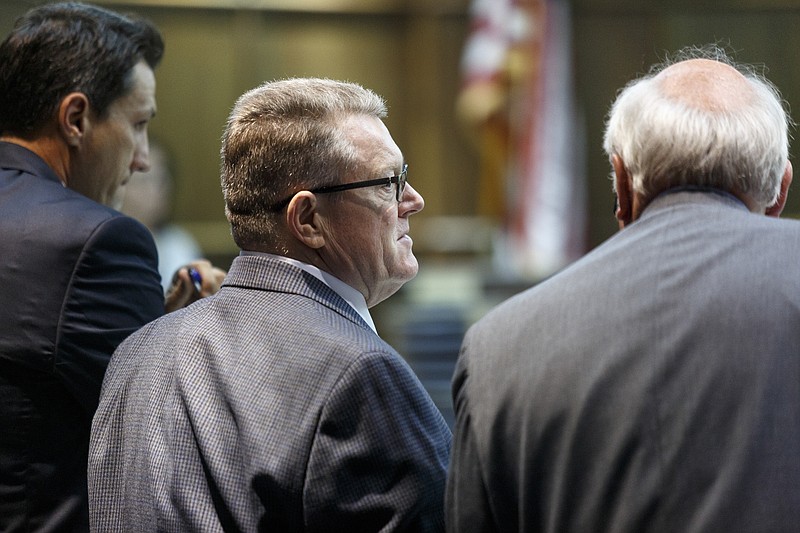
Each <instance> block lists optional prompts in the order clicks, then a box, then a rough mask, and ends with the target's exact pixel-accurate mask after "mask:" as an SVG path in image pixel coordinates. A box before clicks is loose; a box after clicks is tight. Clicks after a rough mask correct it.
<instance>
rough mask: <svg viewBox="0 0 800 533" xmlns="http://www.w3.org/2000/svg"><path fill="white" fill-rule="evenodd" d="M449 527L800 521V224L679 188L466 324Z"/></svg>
mask: <svg viewBox="0 0 800 533" xmlns="http://www.w3.org/2000/svg"><path fill="white" fill-rule="evenodd" d="M453 397H454V403H455V410H456V413H457V422H456V429H455V431H454V439H453V451H452V462H451V465H450V474H449V478H448V489H447V522H448V524H447V525H448V530H449V531H470V532H471V531H530V532H532V531H543V532H553V533H556V532H558V533H567V532H593V533H597V532H605V531H614V532H664V533H673V532H681V533H691V532H726V533H731V532H782V531H786V532H789V531H798V530H800V223H798V222H797V221H788V220H777V219H773V218H768V217H765V216H759V215H754V214H751V213H750V212H748V211H747V209H746V208H745V207H744V205H743V204H741V202H739V201H738V200H736V199H735V198H733V197H731V196H728V195H726V194H724V193H717V192H710V191H705V192H699V191H695V192H691V191H682V192H673V193H668V194H665V195H662V196H660V197H658V198H657V199H656V200H655V201H654V202H653V203H652V204H651V205H650V206H648V207H647V209H646V210H645V211H644V213H643V215H642V217H641V218H640V219H639V220H638V221H637V222H635V223H634V224H632V225H630V226H629V227H627V228H625V229H624V230H622V231H621V232H619V233H618V234H617V235H615V236H614V237H613V238H611V239H610V240H609V241H607V242H606V243H604V244H603V245H601V246H599V247H598V248H597V249H595V250H594V251H593V252H591V253H590V254H588V255H587V256H586V257H584V258H583V259H582V260H580V261H578V262H577V263H575V264H573V265H572V266H571V267H569V268H567V269H566V270H565V271H563V272H561V273H560V274H558V275H556V276H554V277H553V278H551V279H550V280H548V281H545V282H543V283H541V284H540V285H538V286H536V287H534V288H533V289H531V290H529V291H527V292H525V293H523V294H521V295H518V296H516V297H514V298H513V299H511V300H510V301H508V302H506V303H504V304H502V305H501V306H499V307H498V308H496V309H495V310H493V311H492V312H490V313H489V314H488V315H487V316H486V317H485V318H484V319H483V320H481V321H480V322H479V323H478V324H477V325H476V326H474V327H473V328H472V329H471V330H470V331H469V332H468V334H467V336H466V338H465V341H464V344H463V348H462V352H461V355H460V359H459V362H458V365H457V370H456V373H455V376H454V380H453Z"/></svg>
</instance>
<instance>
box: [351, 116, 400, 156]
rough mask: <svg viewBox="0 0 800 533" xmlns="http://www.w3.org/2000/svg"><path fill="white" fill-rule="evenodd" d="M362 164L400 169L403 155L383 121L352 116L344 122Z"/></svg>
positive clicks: (375, 118)
mask: <svg viewBox="0 0 800 533" xmlns="http://www.w3.org/2000/svg"><path fill="white" fill-rule="evenodd" d="M342 128H343V129H344V131H345V132H346V135H347V137H348V138H349V140H350V142H351V144H352V145H353V148H354V149H355V151H356V154H357V158H358V160H359V162H360V163H362V164H364V165H368V166H376V167H399V166H400V164H401V163H402V161H403V154H402V152H401V151H400V148H399V147H398V146H397V143H395V142H394V139H393V138H392V135H391V133H389V129H388V128H387V127H386V125H385V124H384V123H383V121H382V120H381V119H379V118H377V117H373V116H369V115H350V116H348V117H346V118H345V119H344V120H343V124H342Z"/></svg>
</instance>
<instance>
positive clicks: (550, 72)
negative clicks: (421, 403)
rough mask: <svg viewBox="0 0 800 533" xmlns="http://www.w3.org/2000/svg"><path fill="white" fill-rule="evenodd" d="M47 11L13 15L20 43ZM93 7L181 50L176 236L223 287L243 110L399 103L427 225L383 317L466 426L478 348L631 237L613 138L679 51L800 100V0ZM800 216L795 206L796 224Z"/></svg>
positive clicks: (169, 137)
mask: <svg viewBox="0 0 800 533" xmlns="http://www.w3.org/2000/svg"><path fill="white" fill-rule="evenodd" d="M40 3H42V2H40V1H35V0H2V1H0V30H1V31H2V33H3V34H6V33H7V32H8V31H9V30H10V28H11V27H12V25H13V22H14V20H15V19H16V17H17V16H19V15H20V14H22V13H23V12H24V11H26V10H27V9H29V8H30V7H32V6H34V5H37V4H40ZM94 3H95V4H98V5H104V6H107V7H110V8H112V9H116V10H118V11H123V12H135V13H137V14H140V15H142V16H145V17H146V18H149V19H151V20H152V21H153V22H155V23H156V24H157V25H158V26H159V27H160V29H161V31H162V32H163V34H164V38H165V41H166V55H165V58H164V61H163V63H162V64H161V66H160V67H159V69H158V70H157V72H156V77H157V83H158V85H157V99H158V115H157V117H156V118H155V120H154V121H153V122H152V125H151V135H152V138H153V139H156V140H157V142H158V144H159V146H161V147H162V148H163V149H164V151H165V152H166V154H168V155H167V156H166V158H167V159H168V163H167V164H166V165H167V167H168V171H169V174H170V181H169V183H170V185H169V187H168V189H166V192H162V193H160V194H161V195H162V196H163V197H165V198H168V199H169V200H170V202H169V204H170V205H168V206H167V207H165V208H163V209H164V211H163V212H162V213H161V214H160V215H159V217H160V218H159V220H160V222H159V223H158V224H159V227H161V226H167V225H168V226H170V228H172V229H173V230H176V231H179V232H180V234H181V235H182V238H184V240H188V241H191V242H190V243H189V244H188V245H187V246H196V247H197V250H199V252H198V253H201V254H202V255H203V256H205V257H208V258H209V259H211V260H212V261H213V262H214V263H216V264H217V265H219V266H221V267H222V268H227V267H228V265H229V264H230V261H231V260H232V258H233V257H234V256H235V255H236V254H237V252H238V250H237V249H236V247H235V245H234V243H233V241H232V239H231V237H230V232H229V229H228V225H227V222H226V221H225V217H224V212H223V202H222V196H221V193H220V187H219V155H218V154H219V145H220V137H221V134H222V131H223V128H224V125H225V120H226V118H227V115H228V112H229V110H230V108H231V106H232V105H233V103H234V101H235V100H236V98H237V97H238V96H239V95H241V94H242V93H243V92H245V91H247V90H249V89H251V88H253V87H255V86H257V85H258V84H260V83H261V82H263V81H266V80H272V79H277V78H284V77H292V76H317V77H330V78H336V79H342V80H348V81H354V82H358V83H360V84H362V85H364V86H366V87H369V88H371V89H373V90H375V91H376V92H377V93H379V94H381V95H382V96H384V97H385V98H386V100H387V102H388V104H389V116H388V119H387V120H386V122H387V125H388V127H389V130H390V131H391V133H392V135H393V137H394V139H395V141H396V142H397V144H398V145H399V146H400V148H401V149H402V150H403V151H404V154H405V157H406V159H407V161H408V163H409V179H410V180H411V181H412V183H413V185H414V187H415V188H416V189H417V190H418V191H419V192H420V193H421V194H422V195H423V196H424V197H425V201H426V207H425V210H424V211H423V212H422V213H420V214H418V215H416V216H415V217H414V218H412V220H411V229H412V231H411V234H412V237H413V238H414V243H415V244H414V250H415V253H416V255H417V257H418V258H419V261H420V274H419V276H418V277H417V278H416V279H415V280H413V281H412V282H410V283H408V284H407V285H406V286H405V287H404V288H403V289H402V290H401V291H400V292H399V293H398V294H397V295H395V296H394V297H393V298H390V299H389V300H387V301H386V302H384V303H382V304H380V305H379V306H377V307H376V308H374V309H373V313H374V315H375V320H376V324H377V325H378V329H379V331H380V333H381V335H382V336H383V337H384V338H385V339H387V340H388V341H389V342H390V343H391V344H393V345H394V346H396V347H397V348H398V350H399V351H400V352H401V353H402V354H403V355H404V356H405V357H406V358H407V359H408V360H409V362H410V363H411V365H412V367H414V369H415V370H416V371H417V373H418V374H419V375H420V377H421V378H422V380H423V383H424V384H425V385H426V387H427V388H428V389H429V391H430V392H431V394H432V396H433V398H434V400H435V401H436V402H437V405H439V407H440V409H441V410H442V412H443V413H444V414H445V416H446V418H447V419H448V421H451V420H452V419H451V416H452V415H451V413H452V411H451V407H450V398H449V380H450V376H451V374H452V367H453V362H454V360H455V357H456V356H457V352H458V347H459V345H460V342H461V338H462V336H463V333H464V331H465V329H466V328H467V327H468V326H469V325H470V324H471V323H472V322H474V321H475V320H477V319H478V318H480V317H481V316H482V315H483V314H485V313H486V311H487V310H488V309H490V308H491V307H492V306H493V305H495V304H497V303H498V302H500V301H501V300H503V299H505V298H507V297H509V296H511V295H513V294H515V293H517V292H519V291H521V290H524V289H525V288H527V287H530V286H532V285H534V284H535V283H537V282H538V281H540V280H541V279H543V278H545V277H547V276H549V275H551V274H552V273H553V272H556V271H557V270H559V269H560V268H563V267H564V266H565V265H567V264H569V262H571V261H573V260H574V259H576V258H577V257H580V256H581V255H583V254H584V253H586V252H587V251H588V250H590V249H591V248H593V247H594V246H596V245H597V244H599V243H600V242H602V241H603V240H604V239H606V238H607V237H609V236H610V235H611V234H612V233H613V232H614V231H616V222H615V220H614V218H613V215H612V206H613V197H612V194H611V185H610V181H609V178H608V176H609V166H608V163H607V161H606V157H605V155H604V153H603V150H602V134H603V123H604V119H605V115H606V112H607V110H608V107H609V105H610V103H611V102H612V100H613V98H614V96H615V94H616V92H617V91H618V89H619V88H621V87H622V86H623V85H624V84H625V83H626V82H627V81H629V80H630V79H631V78H633V77H636V76H637V75H640V74H642V73H644V72H646V71H647V69H648V68H649V66H650V65H651V64H652V63H654V62H657V61H659V60H660V59H663V58H664V57H665V56H666V54H667V53H669V52H671V51H674V50H676V49H678V48H681V47H683V46H686V45H693V44H698V45H699V44H705V43H710V42H714V43H718V44H720V45H722V46H723V47H725V48H727V49H728V50H729V51H731V52H733V54H734V57H735V58H736V59H738V60H739V61H742V62H747V63H754V64H757V65H762V66H763V67H764V68H765V71H766V74H767V76H768V78H769V79H771V80H772V81H773V82H774V83H775V84H776V85H777V86H778V87H779V89H780V90H781V92H782V94H783V95H784V97H785V99H786V100H787V102H788V103H789V104H790V106H791V107H793V108H796V107H797V105H792V104H795V103H796V102H798V101H800V54H798V51H797V50H798V48H799V47H800V34H799V33H798V32H797V31H796V28H798V27H800V0H728V1H722V0H691V1H688V0H669V1H666V0H664V1H660V0H573V1H566V0H138V1H137V0H126V1H122V0H95V1H94ZM795 118H796V119H797V118H798V117H797V116H795ZM793 151H796V149H793ZM795 165H796V163H795ZM137 194H139V193H137ZM142 194H143V193H142ZM799 211H800V195H796V196H794V197H792V196H791V195H790V197H789V204H788V206H787V209H786V215H785V216H797V213H798V212H799ZM153 230H154V233H155V232H156V231H157V230H158V228H156V227H153ZM165 246H168V245H165ZM610 311H611V310H610Z"/></svg>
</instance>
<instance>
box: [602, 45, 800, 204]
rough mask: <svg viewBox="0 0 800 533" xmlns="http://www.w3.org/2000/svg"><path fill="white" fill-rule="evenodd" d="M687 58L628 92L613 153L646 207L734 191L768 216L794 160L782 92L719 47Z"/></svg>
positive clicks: (616, 111)
mask: <svg viewBox="0 0 800 533" xmlns="http://www.w3.org/2000/svg"><path fill="white" fill-rule="evenodd" d="M681 54H682V57H681V60H680V61H676V62H669V63H665V64H663V65H660V66H658V67H656V68H654V69H652V70H651V73H650V74H649V75H647V76H645V77H643V78H641V79H638V80H635V81H633V82H631V83H630V84H628V86H627V87H625V89H623V90H622V91H621V92H620V94H619V96H618V97H617V100H616V101H615V102H614V105H613V106H612V108H611V112H610V114H609V118H608V122H607V127H606V134H605V149H606V152H607V153H608V155H609V157H610V158H612V157H616V158H618V159H619V160H621V161H622V162H623V164H624V170H625V172H626V174H627V175H628V176H629V177H630V180H631V184H632V192H633V193H634V194H635V195H637V196H638V197H639V198H640V200H641V203H642V205H646V204H647V203H649V201H650V200H652V199H653V198H654V197H655V196H656V195H658V194H659V193H661V192H663V191H665V190H667V189H671V188H674V187H679V186H684V185H691V186H699V187H709V188H714V189H720V190H724V191H727V192H730V193H732V194H735V195H736V196H739V197H740V198H742V199H743V200H744V201H745V203H746V204H747V205H748V206H749V207H750V208H751V209H752V210H754V211H760V212H762V213H763V212H765V210H766V209H767V207H768V206H771V205H773V204H774V203H775V202H776V200H777V198H778V194H779V192H780V188H781V180H782V178H783V176H784V171H785V170H786V167H787V162H788V147H789V140H788V139H789V135H788V126H789V124H790V123H791V120H790V119H789V116H788V114H787V113H786V111H785V109H784V108H783V102H782V100H781V98H780V95H779V93H778V91H777V89H775V87H774V86H773V85H772V84H771V83H770V82H769V81H767V80H766V79H764V78H763V77H762V76H760V75H759V74H757V73H755V72H754V71H753V70H752V69H751V68H749V67H745V66H741V65H736V64H734V63H733V62H732V61H731V60H730V59H729V58H728V57H727V56H726V55H725V54H724V52H723V51H721V50H720V49H718V48H716V47H710V48H703V49H697V48H694V49H689V50H684V51H682V52H681ZM687 56H688V57H687Z"/></svg>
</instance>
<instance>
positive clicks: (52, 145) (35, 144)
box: [0, 135, 69, 186]
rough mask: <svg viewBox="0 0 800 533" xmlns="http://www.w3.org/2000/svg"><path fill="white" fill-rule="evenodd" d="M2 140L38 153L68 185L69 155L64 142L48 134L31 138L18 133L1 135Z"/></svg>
mask: <svg viewBox="0 0 800 533" xmlns="http://www.w3.org/2000/svg"><path fill="white" fill-rule="evenodd" d="M0 141H3V142H7V143H12V144H16V145H18V146H22V147H23V148H27V149H28V150H30V151H31V152H33V153H34V154H36V155H38V156H39V157H41V158H42V159H43V160H44V162H45V163H47V166H49V167H50V168H51V169H53V172H55V174H56V176H58V179H59V180H61V183H62V184H63V185H64V186H66V185H67V176H68V175H69V174H68V171H67V169H68V168H69V164H68V163H69V157H68V155H67V153H66V150H65V147H64V145H63V143H60V142H58V141H56V140H55V139H53V138H52V137H48V136H40V137H37V138H30V139H29V138H25V137H20V136H18V135H0Z"/></svg>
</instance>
